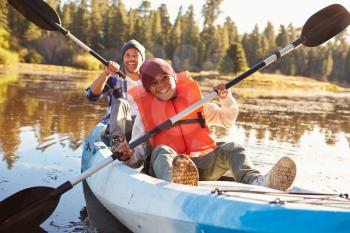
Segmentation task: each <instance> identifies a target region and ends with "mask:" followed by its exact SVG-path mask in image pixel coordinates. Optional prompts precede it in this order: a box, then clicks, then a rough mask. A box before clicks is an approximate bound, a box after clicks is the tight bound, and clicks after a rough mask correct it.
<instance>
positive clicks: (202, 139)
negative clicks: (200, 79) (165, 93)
mask: <svg viewBox="0 0 350 233" xmlns="http://www.w3.org/2000/svg"><path fill="white" fill-rule="evenodd" d="M176 76H177V80H178V83H177V84H176V92H177V97H176V98H175V99H172V100H168V101H160V100H158V99H157V98H156V97H154V96H153V95H152V94H151V93H150V92H147V91H146V90H145V89H144V88H143V86H142V85H139V86H136V87H134V88H132V89H130V90H129V94H130V95H131V96H132V97H133V99H134V101H135V102H136V104H137V107H138V110H139V112H140V116H141V119H142V122H143V124H144V127H145V130H146V131H147V132H148V131H150V130H151V129H153V128H155V127H157V126H158V125H160V124H161V123H163V122H165V121H166V120H168V119H169V118H171V117H173V116H175V115H176V114H177V113H179V112H181V111H182V110H183V109H185V108H186V107H188V106H190V105H192V104H193V103H195V102H196V101H198V100H199V99H201V97H202V95H201V92H200V89H199V86H198V84H197V82H196V81H194V80H193V79H191V78H190V77H189V76H188V72H182V73H178V74H177V75H176ZM198 112H200V113H201V114H202V116H203V118H204V119H205V114H204V111H203V107H202V106H201V107H200V108H198V109H197V110H195V111H194V112H192V113H190V114H189V115H187V116H186V117H184V118H183V119H181V120H185V119H196V118H198ZM150 142H151V145H152V148H155V147H156V146H158V145H161V144H163V145H167V146H169V147H171V148H172V149H174V150H175V151H176V152H177V153H178V154H187V155H189V154H190V153H191V152H202V151H208V150H209V149H214V148H215V147H216V144H215V141H214V140H213V139H212V138H211V137H210V131H209V129H208V127H207V126H206V125H205V126H204V128H202V127H201V125H200V124H197V123H194V124H183V125H178V126H174V127H172V128H170V129H166V130H163V131H161V132H159V133H157V134H156V135H155V136H153V137H152V138H150Z"/></svg>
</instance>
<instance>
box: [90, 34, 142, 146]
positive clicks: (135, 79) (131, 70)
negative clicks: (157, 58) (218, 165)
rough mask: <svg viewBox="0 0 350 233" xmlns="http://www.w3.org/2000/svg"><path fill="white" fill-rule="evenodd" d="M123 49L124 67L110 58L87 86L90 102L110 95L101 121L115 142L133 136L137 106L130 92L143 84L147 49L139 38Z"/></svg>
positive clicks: (111, 142) (130, 41)
mask: <svg viewBox="0 0 350 233" xmlns="http://www.w3.org/2000/svg"><path fill="white" fill-rule="evenodd" d="M121 52H122V54H121V55H122V67H120V66H119V64H118V63H117V62H114V61H109V65H108V67H106V68H105V69H104V70H103V71H102V73H101V74H100V75H99V76H98V78H97V79H96V80H95V81H94V82H93V83H92V84H91V85H90V86H89V87H88V88H87V89H86V96H87V98H88V99H89V100H91V101H97V100H100V99H102V98H104V97H107V98H108V109H107V112H106V114H105V115H104V117H103V120H102V122H103V123H105V124H108V125H109V127H108V136H109V140H110V144H113V140H115V139H116V140H117V141H123V140H124V139H130V134H131V129H132V119H134V116H135V115H136V111H137V108H136V106H135V104H133V102H129V99H130V98H129V97H128V94H127V91H128V90H129V89H130V88H132V87H134V86H136V85H139V84H141V80H140V67H141V65H142V63H143V61H144V60H145V48H144V47H143V46H142V45H141V44H140V43H139V42H137V41H136V40H129V41H128V42H126V43H125V44H124V45H123V47H122V49H121ZM119 70H120V71H121V72H122V73H124V74H125V75H126V76H127V77H128V80H125V79H123V78H121V77H119V76H118V74H117V72H118V71H119ZM130 113H131V116H130Z"/></svg>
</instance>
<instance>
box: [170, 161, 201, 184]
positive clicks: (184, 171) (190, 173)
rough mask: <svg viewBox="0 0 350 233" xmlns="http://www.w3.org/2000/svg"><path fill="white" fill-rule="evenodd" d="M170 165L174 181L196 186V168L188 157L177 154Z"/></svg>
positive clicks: (197, 175) (197, 177)
mask: <svg viewBox="0 0 350 233" xmlns="http://www.w3.org/2000/svg"><path fill="white" fill-rule="evenodd" d="M172 165H173V166H172V180H173V182H174V183H178V184H184V185H191V186H198V180H199V174H198V170H197V167H196V165H195V164H194V163H193V162H192V160H191V159H190V158H188V157H187V156H186V155H177V156H176V157H175V158H174V160H173V162H172Z"/></svg>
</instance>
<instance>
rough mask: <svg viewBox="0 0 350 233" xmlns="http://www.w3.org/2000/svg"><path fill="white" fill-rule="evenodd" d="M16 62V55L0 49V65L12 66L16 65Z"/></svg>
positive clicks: (17, 59)
mask: <svg viewBox="0 0 350 233" xmlns="http://www.w3.org/2000/svg"><path fill="white" fill-rule="evenodd" d="M18 61H19V58H18V54H17V53H14V52H11V51H8V50H6V49H3V48H0V64H13V63H18Z"/></svg>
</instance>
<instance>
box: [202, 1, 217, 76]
mask: <svg viewBox="0 0 350 233" xmlns="http://www.w3.org/2000/svg"><path fill="white" fill-rule="evenodd" d="M221 3H222V0H207V1H206V3H205V4H204V6H203V8H202V15H203V17H204V23H203V31H202V32H201V34H200V37H201V40H202V43H203V44H204V51H203V57H202V59H204V61H201V62H203V69H205V70H208V69H216V68H217V67H218V66H219V65H220V63H219V62H220V60H221V57H222V49H221V48H219V47H218V46H216V45H217V44H218V43H219V41H220V35H219V33H218V30H216V28H215V25H214V24H215V21H216V19H217V18H218V17H219V15H220V13H221V11H220V4H221Z"/></svg>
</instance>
